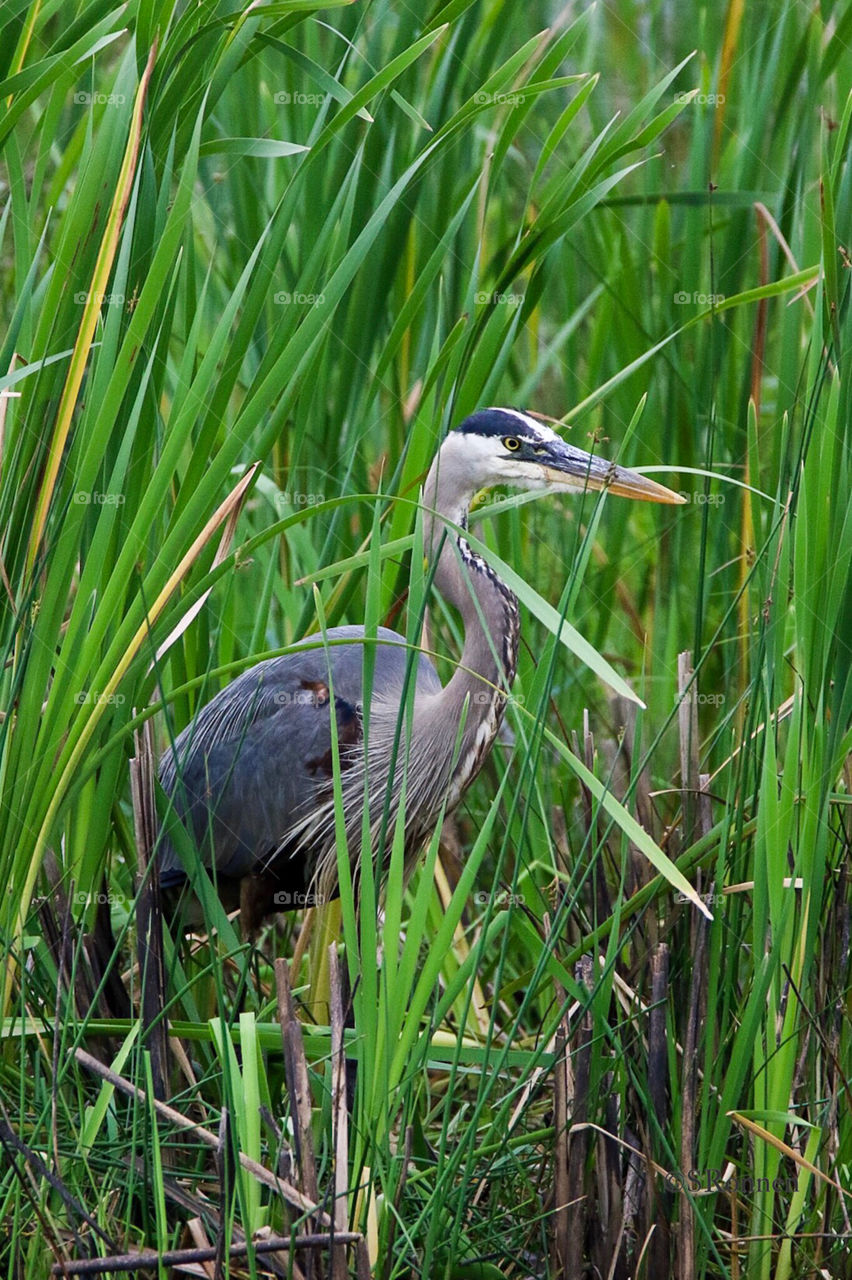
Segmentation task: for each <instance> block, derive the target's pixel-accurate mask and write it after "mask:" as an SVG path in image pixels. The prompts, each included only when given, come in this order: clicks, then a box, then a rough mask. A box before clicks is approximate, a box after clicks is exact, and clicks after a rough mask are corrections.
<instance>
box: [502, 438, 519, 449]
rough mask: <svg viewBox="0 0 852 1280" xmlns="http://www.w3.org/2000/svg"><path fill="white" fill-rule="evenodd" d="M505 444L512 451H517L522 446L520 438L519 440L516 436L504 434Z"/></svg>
mask: <svg viewBox="0 0 852 1280" xmlns="http://www.w3.org/2000/svg"><path fill="white" fill-rule="evenodd" d="M503 444H504V446H505V448H507V449H508V450H509V452H510V453H517V451H518V449H520V447H521V442H520V440H517V439H516V438H515V437H514V436H504V437H503Z"/></svg>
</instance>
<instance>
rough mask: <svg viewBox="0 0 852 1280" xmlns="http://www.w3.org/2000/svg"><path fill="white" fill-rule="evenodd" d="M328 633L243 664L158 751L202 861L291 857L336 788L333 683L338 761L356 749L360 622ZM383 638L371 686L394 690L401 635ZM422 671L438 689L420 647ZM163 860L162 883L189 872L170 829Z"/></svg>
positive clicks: (249, 866)
mask: <svg viewBox="0 0 852 1280" xmlns="http://www.w3.org/2000/svg"><path fill="white" fill-rule="evenodd" d="M326 634H327V636H328V638H329V640H331V641H337V642H338V643H335V644H330V645H328V646H324V645H323V644H322V642H321V639H320V637H310V638H308V639H307V640H305V641H303V642H302V644H301V645H300V646H299V647H298V648H297V649H296V651H294V652H292V653H289V654H285V655H284V656H283V657H280V658H270V659H268V660H267V661H266V662H260V663H258V665H257V666H255V667H252V668H250V669H249V670H248V671H245V672H243V674H242V675H241V676H239V677H238V678H237V679H236V680H234V681H232V682H231V684H229V685H227V687H226V688H224V689H223V690H222V691H221V693H218V694H217V695H216V697H215V698H213V699H212V701H211V702H209V703H208V704H207V705H206V706H205V707H203V708H202V709H201V711H200V712H199V713H198V715H197V716H196V718H195V720H194V721H193V723H192V724H190V725H188V726H187V728H186V729H184V731H183V733H181V734H180V736H179V737H178V738H177V739H176V741H175V745H174V749H173V750H170V751H168V752H167V753H166V754H165V755H164V756H163V759H162V760H161V763H160V783H161V785H162V787H163V790H164V791H165V792H166V794H167V796H169V798H170V799H171V801H172V803H173V804H174V808H175V811H176V812H177V814H178V815H179V817H180V818H181V820H182V821H183V823H184V825H185V826H186V827H187V828H188V830H189V832H190V834H191V836H192V837H193V839H194V842H195V845H196V847H197V848H198V850H199V852H200V853H201V855H202V859H203V861H204V862H205V864H206V865H208V866H209V865H210V864H211V862H212V863H215V866H216V868H217V872H218V874H220V875H222V876H225V877H228V878H233V879H240V878H241V877H243V876H245V875H248V874H250V873H252V872H253V871H257V870H261V869H263V870H265V869H266V861H265V860H267V859H269V858H270V857H271V855H272V854H274V853H275V852H276V851H281V850H284V851H285V852H284V854H283V855H282V856H284V857H286V846H287V837H288V833H289V832H290V831H292V829H293V828H294V826H295V825H296V824H297V823H298V821H299V820H300V819H303V818H304V817H306V816H307V815H308V814H309V813H310V812H311V810H312V809H313V808H314V807H315V806H317V805H318V804H319V803H320V802H321V801H322V800H323V799H325V798H327V797H328V795H329V794H330V788H331V780H332V768H333V766H332V741H331V715H330V713H331V706H332V700H331V697H330V690H329V685H330V684H331V686H332V688H333V692H334V700H333V701H334V713H335V718H336V721H337V737H338V742H339V744H340V752H341V764H342V766H344V767H345V766H346V763H347V760H348V762H349V763H350V764H351V763H352V762H353V760H354V759H355V758H357V757H358V756H359V755H360V754H361V751H362V749H363V748H362V732H361V701H362V676H363V655H364V645H363V643H362V640H363V635H364V629H363V627H335V628H332V629H330V630H329V631H328V632H327V633H326ZM378 638H379V640H380V641H381V642H382V643H380V644H378V645H376V649H375V654H376V656H375V673H374V680H373V689H374V693H375V694H376V695H377V696H383V697H387V696H388V694H390V695H391V696H396V697H399V696H401V693H402V689H403V685H404V678H405V671H406V666H407V662H408V650H407V648H406V647H405V640H404V639H403V637H402V636H400V635H398V634H397V633H396V632H394V631H389V630H388V629H387V628H385V627H380V628H379V630H378ZM340 641H348V642H351V643H339V642H340ZM309 646H314V647H309ZM416 682H417V686H418V688H419V689H424V690H428V691H434V692H437V691H439V690H440V688H441V684H440V681H439V679H438V676H437V673H436V672H435V669H434V667H433V666H432V664H431V663H430V662H429V660H428V659H427V658H426V657H425V655H421V656H420V658H419V660H418V663H417V668H416ZM159 868H160V879H161V883H162V884H163V885H164V887H169V886H170V885H174V884H177V883H179V882H180V881H181V880H183V879H184V873H183V868H182V864H181V861H180V859H179V857H178V855H177V852H176V851H175V849H174V847H173V845H172V844H171V842H170V841H169V840H168V839H164V840H163V841H162V843H161V846H160V855H159ZM296 870H297V869H296V868H295V867H294V868H293V871H294V873H295V872H296ZM303 879H304V881H305V882H307V879H309V876H308V877H303V876H302V875H301V874H299V875H294V883H296V882H298V883H299V884H301V883H302V881H303Z"/></svg>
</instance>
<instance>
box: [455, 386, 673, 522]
mask: <svg viewBox="0 0 852 1280" xmlns="http://www.w3.org/2000/svg"><path fill="white" fill-rule="evenodd" d="M448 444H449V446H450V450H451V451H452V454H453V458H454V461H455V463H456V465H457V466H459V467H463V468H465V469H466V471H467V474H468V475H469V477H470V482H471V488H472V489H473V490H477V489H487V488H490V487H493V486H494V485H499V484H508V485H512V486H513V487H514V488H517V489H533V490H541V491H542V492H546V493H577V492H583V491H584V490H587V489H607V490H609V492H610V493H614V494H618V495H620V496H621V497H625V498H639V499H641V500H643V501H645V502H668V503H681V502H685V501H686V499H685V498H683V497H681V495H680V494H678V493H673V492H672V490H671V489H666V488H665V487H664V486H663V485H661V484H657V483H656V481H654V480H649V479H647V477H646V476H643V475H640V474H639V473H638V472H636V471H628V470H627V468H626V467H619V466H617V465H616V464H615V463H614V462H607V461H606V459H605V458H599V457H598V456H597V455H596V454H593V453H586V452H585V451H584V450H583V449H577V448H576V447H575V446H574V445H571V444H567V443H566V441H564V440H563V439H562V438H561V437H560V436H558V435H557V434H556V432H555V431H552V430H551V428H550V427H547V426H545V425H544V423H541V422H538V421H537V420H536V419H535V418H531V417H530V416H529V415H528V414H526V413H523V412H521V410H519V409H480V410H479V411H478V412H477V413H473V414H471V415H470V417H469V418H465V420H464V422H463V423H462V424H461V426H460V427H458V428H457V430H456V431H453V432H451V433H450V435H449V436H448V437H447V440H446V442H445V448H446V447H447V445H448Z"/></svg>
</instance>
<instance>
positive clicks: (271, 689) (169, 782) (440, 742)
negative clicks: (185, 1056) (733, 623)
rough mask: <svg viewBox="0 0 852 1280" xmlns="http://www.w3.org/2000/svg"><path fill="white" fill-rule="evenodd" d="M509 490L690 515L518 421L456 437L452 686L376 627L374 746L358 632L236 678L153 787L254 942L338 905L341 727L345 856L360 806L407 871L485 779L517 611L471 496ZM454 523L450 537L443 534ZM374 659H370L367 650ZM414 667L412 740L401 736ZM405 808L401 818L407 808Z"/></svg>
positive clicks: (671, 496)
mask: <svg viewBox="0 0 852 1280" xmlns="http://www.w3.org/2000/svg"><path fill="white" fill-rule="evenodd" d="M497 484H508V485H513V486H515V487H517V488H523V489H533V490H540V491H541V492H543V493H544V492H563V491H573V492H577V491H582V490H585V489H609V490H610V491H612V492H613V493H617V494H622V495H624V496H627V497H633V498H640V499H644V500H646V501H650V502H666V503H675V502H682V501H683V499H682V498H680V497H679V496H678V495H677V494H675V493H672V492H671V491H670V490H669V489H665V488H663V486H662V485H659V484H656V483H655V482H654V481H653V480H648V479H647V478H646V477H644V476H642V475H639V474H638V473H636V472H632V471H627V470H625V469H624V468H622V467H617V466H615V465H613V464H611V463H608V462H605V461H604V460H603V459H600V458H597V457H595V456H594V455H592V454H588V453H585V452H583V451H582V450H580V449H576V448H574V447H573V446H571V445H569V444H566V443H565V442H564V441H563V440H561V439H560V437H559V436H557V435H556V433H555V432H553V431H551V430H550V428H549V427H546V426H544V425H542V424H541V423H539V422H538V421H536V420H535V419H533V418H531V417H529V416H528V415H527V414H525V413H522V412H520V411H519V410H515V409H485V410H481V411H480V412H478V413H475V414H472V415H471V416H470V417H469V418H467V419H466V420H465V421H464V422H463V423H462V425H461V426H460V427H459V428H458V429H457V430H456V431H453V432H450V434H449V435H448V436H447V437H446V439H445V440H444V443H443V444H442V446H441V448H440V450H439V451H438V453H437V455H436V457H435V460H434V462H433V464H432V467H431V469H430V471H429V475H428V477H427V480H426V483H425V486H424V491H423V505H424V509H425V517H424V541H425V547H426V551H427V555H428V556H429V557H430V558H431V559H432V561H433V562H434V578H433V582H434V586H435V588H436V589H437V590H438V591H439V592H440V593H441V595H442V597H443V599H444V600H445V601H447V603H449V604H450V605H452V606H454V607H455V608H457V609H458V611H459V613H460V615H461V618H462V622H463V624H464V635H465V639H464V649H463V652H462V655H461V659H460V661H459V663H458V666H457V667H456V669H455V672H454V674H453V676H452V678H451V679H450V680H449V681H448V683H447V684H446V686H442V684H441V682H440V680H439V678H438V675H437V673H436V671H435V668H434V666H433V665H432V663H431V662H430V660H429V659H428V658H427V657H426V655H425V654H422V653H417V654H413V655H410V654H409V649H408V647H407V645H406V642H405V640H404V638H403V637H402V636H400V635H397V633H396V632H393V631H389V630H387V629H385V628H380V629H379V632H378V636H377V638H376V641H375V642H374V643H375V666H374V674H373V683H372V692H371V698H370V708H369V717H367V721H368V726H369V729H368V733H367V735H366V737H367V741H366V744H365V740H364V739H365V733H364V719H365V718H364V716H363V709H362V706H361V701H362V670H363V657H364V645H365V634H364V628H363V627H355V626H353V627H335V628H332V629H330V630H329V631H327V632H326V640H327V643H324V642H323V640H322V638H321V637H318V636H313V637H310V638H309V639H307V640H305V641H303V642H302V643H301V644H300V645H297V646H295V647H294V648H293V650H292V652H290V653H288V654H286V655H284V656H282V657H280V658H272V659H269V660H268V661H266V662H261V663H258V664H257V666H254V667H252V668H250V669H249V670H248V671H246V672H244V673H243V674H242V675H241V676H239V677H238V678H237V679H236V680H234V681H232V682H231V684H229V685H228V686H227V687H226V688H225V689H223V690H222V691H221V692H220V693H219V694H217V695H216V697H215V698H213V699H212V701H211V702H210V703H208V704H207V706H205V707H204V708H202V710H201V711H200V712H199V713H198V715H197V716H196V718H195V720H194V721H193V723H192V724H190V725H189V726H188V727H187V728H186V729H185V730H184V731H183V733H181V734H180V736H179V737H178V738H177V740H176V742H175V746H174V750H173V751H169V752H167V753H166V754H165V755H164V757H163V760H162V762H161V766H160V782H161V784H162V787H163V790H164V791H165V793H166V795H167V796H168V797H169V799H170V800H171V802H172V803H173V805H174V808H175V811H176V812H177V814H178V815H179V817H180V819H181V820H182V821H183V823H184V824H185V826H186V827H187V829H188V831H189V834H190V836H191V837H192V839H193V841H194V843H195V845H196V847H197V849H198V850H199V852H200V854H201V856H202V859H203V860H204V862H205V863H206V865H207V866H212V867H215V874H216V879H217V885H218V888H219V891H220V893H221V894H222V896H223V898H224V899H225V900H226V902H229V903H230V904H235V903H236V902H240V903H241V906H242V913H243V920H244V924H245V925H246V926H247V927H248V928H254V927H256V925H257V924H258V923H259V922H260V920H261V919H262V918H263V916H264V915H265V914H268V913H269V912H271V911H276V910H281V909H285V908H286V907H287V906H299V905H302V903H303V902H304V901H305V891H306V890H307V889H309V888H310V887H311V886H313V887H314V888H315V889H316V890H317V892H318V893H320V894H322V895H325V896H327V895H329V894H331V893H333V892H334V891H335V884H336V868H337V853H336V846H337V837H336V831H335V807H334V800H333V773H334V752H333V747H332V729H331V712H332V708H333V712H334V717H335V723H336V726H337V733H336V736H337V741H338V751H339V761H340V782H341V787H342V797H343V813H344V816H345V827H346V841H347V848H348V851H349V856H350V859H351V861H352V863H353V866H354V867H356V868H357V864H358V862H359V860H360V858H361V856H362V849H361V845H362V830H363V811H364V802H365V796H366V799H367V803H368V805H369V815H370V824H369V825H370V833H371V846H372V847H371V848H370V851H369V852H370V856H371V857H373V858H377V859H378V861H379V864H380V865H381V862H382V859H383V858H384V849H383V848H378V847H377V846H378V845H379V844H380V843H381V842H382V841H383V843H384V845H388V844H389V841H390V839H391V837H392V834H393V831H394V828H395V824H396V822H397V818H398V815H400V814H401V820H402V822H403V824H404V833H405V846H406V863H407V866H410V865H411V863H412V862H413V861H414V860H415V859H416V856H417V854H418V852H419V850H420V849H421V847H422V845H423V843H424V842H425V840H426V839H427V838H428V836H429V834H430V833H431V831H432V830H433V828H434V826H435V823H436V821H437V820H438V818H439V816H440V813H441V811H442V808H443V809H445V811H447V812H449V811H451V810H452V808H453V807H454V806H455V805H456V804H458V801H459V799H460V798H461V796H462V794H463V793H464V791H465V789H466V788H467V787H468V786H469V784H470V782H471V781H472V780H473V778H474V777H475V776H476V774H477V772H478V771H479V769H480V768H481V766H482V763H483V761H484V759H485V757H486V755H487V754H488V751H489V749H490V747H491V744H492V742H493V740H494V736H495V734H496V733H497V730H498V728H499V725H500V721H501V719H502V716H503V711H504V707H505V701H506V696H507V694H508V692H509V689H510V687H511V684H512V680H513V679H514V675H515V667H516V662H517V652H518V639H519V616H518V609H517V602H516V600H515V597H514V596H513V595H512V593H511V592H510V591H509V589H508V588H507V587H506V586H505V584H504V583H503V582H502V581H501V580H500V579H499V578H498V577H497V575H496V574H495V573H494V571H493V570H492V569H491V568H490V567H489V566H488V565H487V564H486V562H485V561H484V560H483V559H482V558H481V557H480V556H479V555H477V554H476V553H475V552H474V551H473V550H472V549H471V547H470V546H469V544H468V542H467V540H466V539H465V538H464V536H463V533H462V534H459V533H458V532H457V530H456V529H454V528H453V527H452V526H458V528H460V529H461V530H464V529H465V528H466V526H467V518H468V509H469V506H470V502H471V500H472V498H473V496H474V495H475V494H476V493H478V492H479V491H480V490H482V489H485V488H488V487H491V486H494V485H497ZM447 521H449V522H450V523H449V524H447V523H446V522H447ZM371 643H373V642H371ZM409 663H413V671H412V674H413V678H414V704H413V714H412V716H411V724H410V726H409V725H408V724H403V723H402V721H403V711H402V708H403V707H404V705H405V689H406V672H407V670H408V667H409ZM403 802H404V803H403ZM159 868H160V877H161V883H162V884H163V885H164V886H165V887H167V888H170V887H173V886H176V885H178V884H179V883H180V882H181V881H183V880H185V878H186V877H185V874H184V870H183V866H182V863H181V860H180V858H179V856H178V854H177V852H176V850H175V848H174V847H173V845H172V843H171V842H170V841H169V840H168V839H167V838H164V839H163V840H162V841H161V845H160V854H159Z"/></svg>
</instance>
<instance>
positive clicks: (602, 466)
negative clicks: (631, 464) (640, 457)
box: [541, 441, 688, 504]
mask: <svg viewBox="0 0 852 1280" xmlns="http://www.w3.org/2000/svg"><path fill="white" fill-rule="evenodd" d="M541 462H542V466H543V467H544V470H545V473H546V476H547V483H548V486H552V487H553V488H556V489H568V490H571V491H573V492H576V491H577V490H580V491H584V490H587V489H606V490H608V491H609V492H610V493H614V494H617V495H618V497H620V498H637V499H638V500H639V501H640V502H666V503H670V504H680V503H684V502H687V501H688V499H687V498H685V497H684V496H683V495H682V494H680V493H675V492H674V491H673V490H672V489H667V488H666V487H665V485H662V484H657V482H656V480H649V479H648V478H647V476H643V475H640V474H639V472H638V471H629V470H628V469H627V467H619V466H617V465H616V463H614V462H607V460H606V459H605V458H599V457H598V456H597V454H594V453H585V452H584V451H583V450H582V449H575V448H574V446H573V445H570V444H566V443H565V442H564V441H560V442H559V444H554V445H551V446H550V448H549V449H548V450H547V455H546V456H545V457H543V458H542V459H541Z"/></svg>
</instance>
